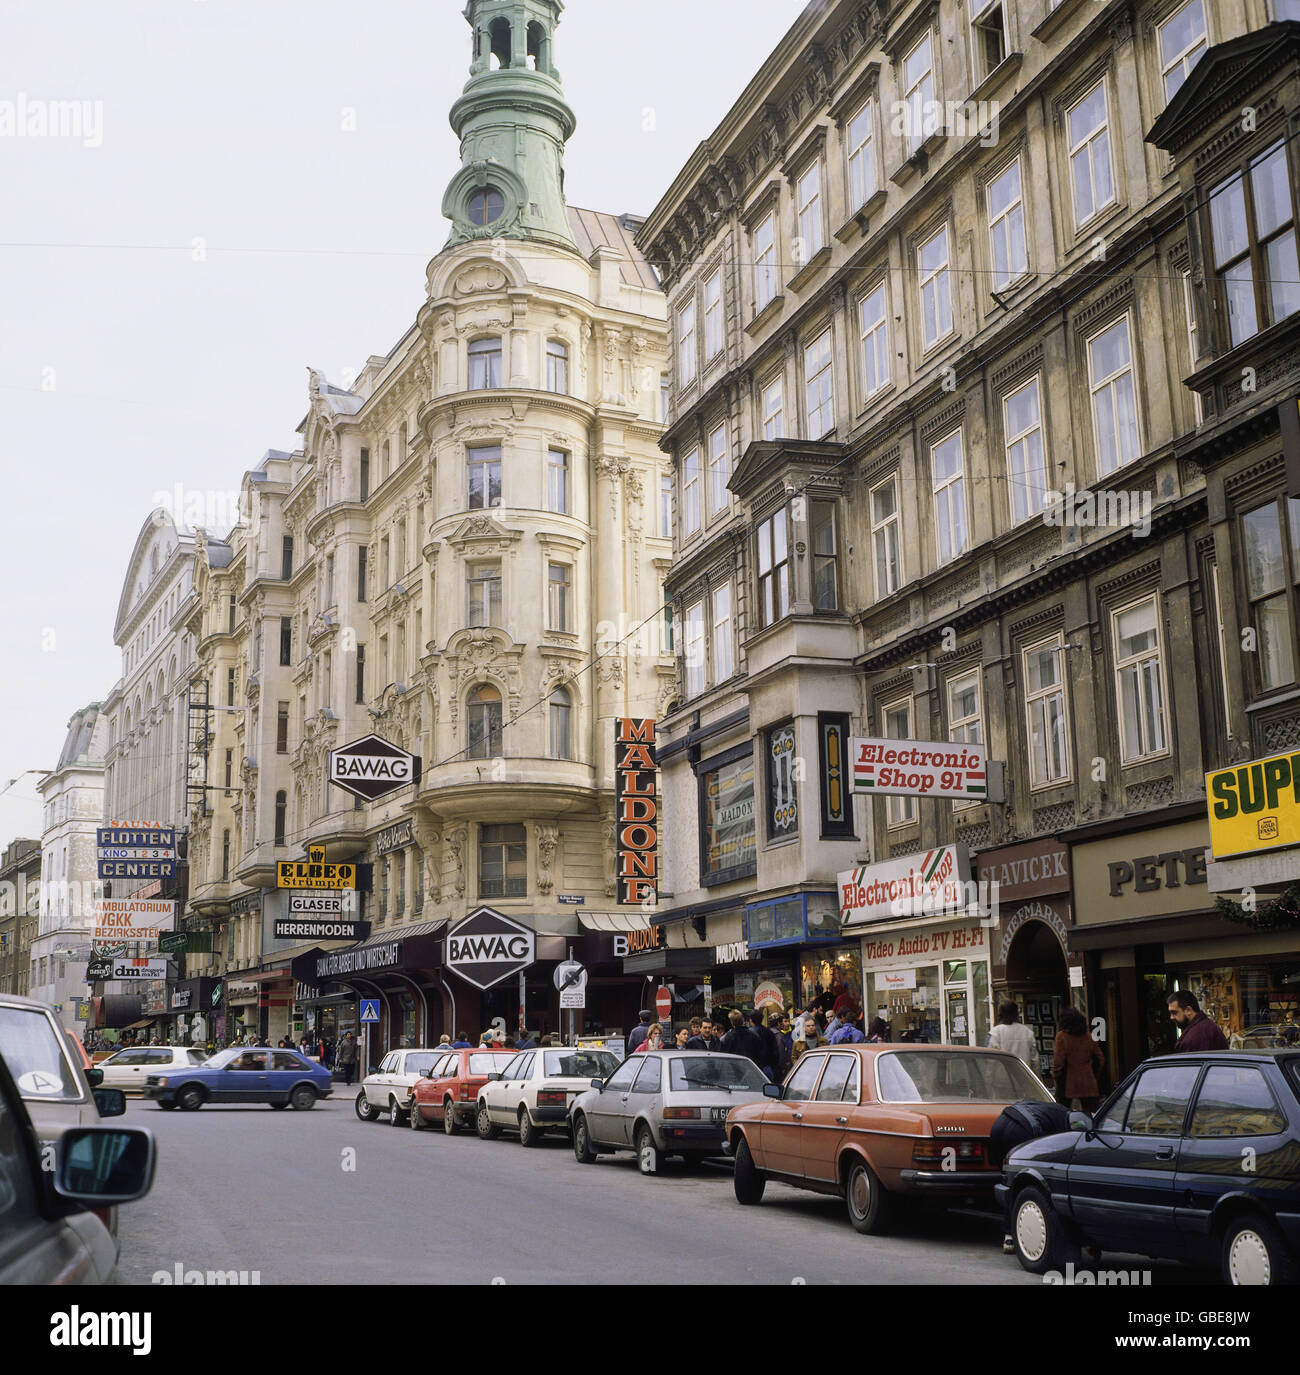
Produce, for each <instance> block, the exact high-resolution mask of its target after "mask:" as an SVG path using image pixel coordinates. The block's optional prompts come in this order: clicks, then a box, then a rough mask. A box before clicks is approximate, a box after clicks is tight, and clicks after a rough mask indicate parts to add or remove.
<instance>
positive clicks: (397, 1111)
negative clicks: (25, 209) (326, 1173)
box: [356, 1046, 452, 1127]
mask: <svg viewBox="0 0 1300 1375" xmlns="http://www.w3.org/2000/svg"><path fill="white" fill-rule="evenodd" d="M451 1056H452V1051H451V1049H450V1048H449V1047H447V1046H441V1047H439V1048H438V1049H435V1050H428V1049H424V1050H390V1051H389V1052H388V1054H387V1055H385V1056H384V1058H383V1059H382V1060H381V1061H380V1062H379V1068H378V1069H377V1070H376V1071H375V1072H374V1073H373V1074H368V1075H366V1077H365V1078H364V1079H363V1080H362V1081H361V1092H360V1093H358V1094H357V1100H356V1110H357V1116H358V1117H359V1118H360V1119H361V1120H362V1121H363V1122H373V1121H374V1120H375V1119H376V1118H377V1117H378V1116H379V1114H380V1113H382V1112H386V1113H388V1120H389V1122H391V1123H392V1125H393V1126H394V1127H401V1126H405V1125H406V1113H407V1106H408V1104H409V1103H410V1099H411V1092H412V1090H413V1089H414V1088H415V1081H416V1080H417V1079H427V1078H429V1077H430V1075H429V1071H430V1070H431V1069H432V1068H433V1066H434V1064H435V1063H436V1062H440V1061H443V1060H448V1059H450V1058H451Z"/></svg>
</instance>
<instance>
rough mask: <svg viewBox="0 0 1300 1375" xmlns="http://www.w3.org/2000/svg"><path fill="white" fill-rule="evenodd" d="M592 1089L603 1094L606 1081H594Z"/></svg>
mask: <svg viewBox="0 0 1300 1375" xmlns="http://www.w3.org/2000/svg"><path fill="white" fill-rule="evenodd" d="M591 1087H592V1088H593V1089H596V1090H597V1091H598V1092H603V1091H604V1088H605V1081H604V1080H603V1079H593V1080H592V1081H591Z"/></svg>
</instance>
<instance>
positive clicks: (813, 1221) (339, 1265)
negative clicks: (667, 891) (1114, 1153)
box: [118, 1086, 1194, 1285]
mask: <svg viewBox="0 0 1300 1375" xmlns="http://www.w3.org/2000/svg"><path fill="white" fill-rule="evenodd" d="M354 1093H355V1090H352V1092H351V1093H348V1092H347V1091H346V1090H344V1089H343V1088H342V1086H340V1087H339V1089H338V1091H337V1096H335V1097H333V1098H331V1099H329V1100H327V1101H325V1102H322V1103H318V1104H317V1105H316V1107H314V1108H313V1109H311V1110H310V1111H309V1112H294V1111H293V1110H289V1111H285V1112H275V1111H273V1110H272V1109H270V1108H269V1107H260V1106H259V1107H247V1108H245V1107H205V1108H203V1109H202V1110H200V1111H198V1112H193V1113H182V1112H175V1111H173V1112H163V1111H161V1110H160V1109H158V1108H157V1107H156V1106H155V1105H154V1104H152V1103H146V1102H144V1101H143V1100H138V1099H133V1100H129V1102H128V1106H127V1115H126V1117H125V1118H123V1119H119V1120H121V1121H122V1122H123V1124H124V1125H130V1126H147V1127H149V1128H151V1129H152V1131H153V1132H154V1134H155V1136H156V1138H157V1142H158V1157H159V1159H158V1174H157V1178H156V1180H155V1183H154V1186H153V1189H152V1191H151V1192H150V1193H149V1194H148V1195H147V1196H146V1197H145V1198H144V1199H142V1200H140V1201H139V1202H137V1203H132V1204H128V1205H126V1206H125V1207H123V1208H122V1210H121V1215H120V1216H121V1221H120V1233H121V1241H122V1256H121V1261H120V1264H119V1274H118V1280H119V1282H120V1283H127V1284H148V1283H150V1282H152V1280H153V1276H154V1274H155V1272H157V1271H159V1270H165V1271H167V1272H168V1273H169V1274H172V1275H174V1274H175V1268H176V1266H178V1265H179V1266H180V1267H181V1269H182V1270H183V1271H184V1270H202V1271H207V1270H221V1271H231V1270H234V1271H240V1270H242V1271H247V1272H250V1279H251V1272H253V1271H256V1272H258V1275H259V1279H258V1280H257V1281H253V1282H260V1283H262V1284H314V1285H322V1284H326V1285H336V1284H347V1283H351V1284H382V1283H389V1284H392V1283H416V1284H421V1283H422V1284H431V1283H447V1282H452V1283H466V1284H486V1283H491V1282H493V1281H497V1282H503V1283H507V1284H518V1283H537V1282H541V1283H553V1284H572V1283H600V1282H611V1283H625V1282H627V1281H628V1280H629V1279H630V1278H633V1277H634V1273H633V1270H632V1267H636V1272H637V1273H639V1274H640V1275H642V1276H644V1277H646V1278H651V1279H653V1278H656V1277H657V1278H659V1279H661V1280H662V1281H664V1282H668V1283H678V1284H681V1283H691V1284H709V1283H713V1284H718V1283H723V1284H748V1283H754V1282H758V1283H763V1284H796V1283H801V1282H803V1283H807V1284H960V1285H992V1284H1025V1285H1036V1284H1041V1281H1040V1280H1038V1279H1036V1278H1034V1277H1033V1276H1031V1275H1028V1274H1026V1273H1025V1272H1024V1271H1022V1270H1021V1268H1020V1266H1019V1265H1018V1264H1017V1262H1016V1260H1015V1258H1014V1257H1012V1256H1004V1255H1003V1254H1002V1252H1001V1247H1000V1241H1001V1229H1000V1226H999V1224H998V1221H997V1219H996V1218H994V1217H992V1216H983V1215H979V1214H973V1213H963V1212H951V1211H950V1212H946V1213H937V1212H936V1213H933V1214H929V1213H922V1214H921V1215H920V1216H918V1217H917V1218H915V1219H913V1220H912V1222H911V1223H910V1224H909V1225H908V1227H907V1228H906V1230H902V1231H900V1232H899V1233H898V1234H897V1235H891V1236H887V1237H863V1236H859V1235H858V1234H857V1233H856V1232H854V1231H853V1229H852V1228H851V1227H850V1226H849V1223H848V1220H847V1218H846V1216H845V1212H844V1205H843V1204H842V1203H841V1202H840V1200H838V1199H835V1198H826V1197H821V1196H819V1195H816V1194H809V1193H804V1192H803V1191H801V1190H796V1189H791V1188H789V1187H787V1186H784V1185H777V1184H769V1185H768V1188H767V1193H766V1196H765V1197H764V1200H763V1202H762V1203H761V1204H759V1205H758V1206H757V1207H753V1208H742V1207H741V1206H740V1205H739V1204H738V1203H737V1202H736V1201H735V1197H734V1195H733V1193H732V1186H731V1173H730V1167H729V1166H728V1165H727V1164H726V1163H725V1162H720V1163H719V1164H717V1165H712V1164H710V1165H707V1166H705V1168H704V1169H703V1170H702V1171H698V1172H691V1171H688V1170H687V1169H686V1168H685V1167H683V1166H682V1165H681V1164H680V1163H677V1162H669V1164H668V1165H667V1167H666V1170H665V1173H664V1174H662V1175H659V1176H656V1177H653V1178H646V1177H644V1176H642V1175H641V1174H640V1173H639V1172H638V1170H637V1167H636V1163H635V1161H634V1159H633V1157H632V1155H631V1154H630V1153H628V1154H624V1155H619V1156H602V1157H601V1159H600V1160H599V1161H598V1162H597V1163H596V1164H595V1165H590V1166H584V1165H580V1164H578V1162H577V1161H576V1160H575V1159H574V1157H573V1152H572V1150H571V1148H570V1146H569V1142H568V1139H567V1137H555V1138H547V1139H546V1140H544V1141H543V1142H542V1144H541V1145H540V1146H538V1147H535V1148H532V1149H529V1150H524V1149H523V1148H522V1147H521V1146H520V1145H519V1144H518V1141H517V1139H516V1138H514V1137H512V1136H503V1137H502V1138H501V1139H499V1140H497V1141H488V1142H484V1141H480V1140H479V1139H478V1138H477V1136H475V1135H474V1133H473V1132H472V1131H471V1132H468V1133H464V1134H462V1135H460V1136H457V1137H452V1138H448V1137H446V1136H445V1135H444V1134H443V1132H442V1131H441V1130H440V1129H439V1130H437V1131H434V1130H430V1129H426V1130H425V1131H423V1132H418V1133H417V1132H413V1131H411V1130H410V1129H409V1128H407V1127H402V1128H400V1129H398V1128H394V1127H392V1126H390V1125H389V1123H388V1119H387V1117H386V1116H385V1117H381V1118H379V1119H378V1120H377V1121H376V1122H373V1123H363V1122H361V1121H359V1120H358V1119H357V1117H356V1115H355V1114H354V1112H353V1109H352V1095H353V1094H354ZM1121 1263H1122V1264H1124V1265H1125V1268H1128V1267H1130V1266H1132V1267H1139V1266H1142V1265H1144V1264H1149V1262H1141V1261H1137V1260H1130V1261H1125V1262H1121V1261H1120V1260H1119V1259H1118V1258H1112V1257H1109V1256H1108V1257H1107V1258H1106V1264H1107V1265H1108V1266H1110V1265H1115V1266H1118V1265H1119V1264H1121ZM1154 1271H1155V1275H1154V1283H1155V1284H1162V1283H1170V1282H1181V1283H1187V1282H1188V1280H1189V1279H1193V1278H1194V1277H1193V1276H1191V1275H1189V1273H1188V1272H1187V1271H1181V1270H1179V1269H1178V1268H1177V1267H1173V1266H1164V1265H1157V1266H1155V1267H1154Z"/></svg>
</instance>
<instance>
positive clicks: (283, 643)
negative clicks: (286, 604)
mask: <svg viewBox="0 0 1300 1375" xmlns="http://www.w3.org/2000/svg"><path fill="white" fill-rule="evenodd" d="M292 663H293V618H292V617H291V616H281V617H280V667H281V668H288V667H289V666H290V665H291V664H292Z"/></svg>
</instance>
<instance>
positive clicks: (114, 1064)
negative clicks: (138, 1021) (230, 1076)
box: [98, 1046, 208, 1093]
mask: <svg viewBox="0 0 1300 1375" xmlns="http://www.w3.org/2000/svg"><path fill="white" fill-rule="evenodd" d="M207 1058H208V1057H207V1055H205V1054H204V1052H203V1051H201V1050H189V1049H187V1048H186V1047H185V1046H130V1047H128V1048H127V1049H126V1050H119V1051H118V1052H117V1054H116V1055H110V1056H109V1058H108V1059H107V1060H101V1061H100V1063H99V1065H98V1069H99V1070H101V1071H102V1073H103V1075H104V1084H105V1085H106V1086H107V1087H108V1088H113V1089H121V1090H122V1092H123V1093H143V1092H144V1085H145V1080H146V1079H148V1077H149V1076H150V1075H151V1074H162V1073H164V1072H166V1071H170V1070H181V1069H186V1068H188V1067H189V1066H190V1065H201V1064H203V1062H204V1061H205V1060H206V1059H207Z"/></svg>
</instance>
